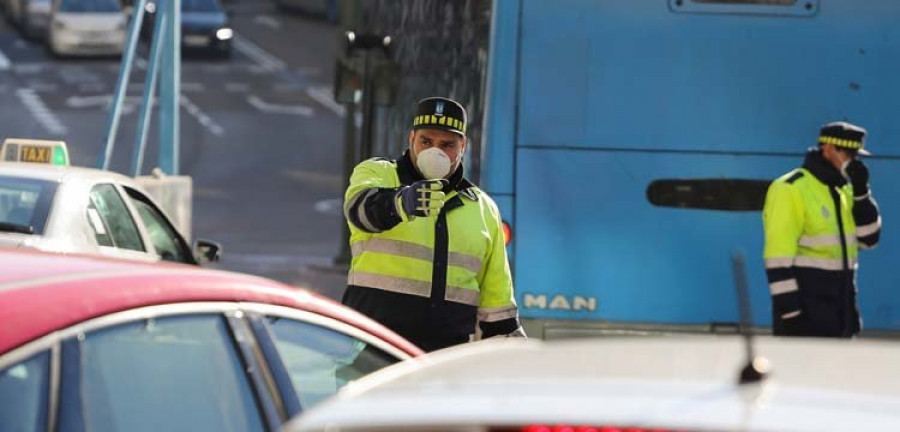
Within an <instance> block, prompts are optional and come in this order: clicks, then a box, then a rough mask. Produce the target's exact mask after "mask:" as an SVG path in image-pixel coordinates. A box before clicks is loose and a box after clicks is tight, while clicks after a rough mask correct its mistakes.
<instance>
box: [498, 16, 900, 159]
mask: <svg viewBox="0 0 900 432" xmlns="http://www.w3.org/2000/svg"><path fill="white" fill-rule="evenodd" d="M667 3H668V2H666V1H662V0H660V1H636V0H603V1H597V0H563V1H543V0H523V6H522V30H521V34H522V42H521V61H520V63H521V82H520V99H519V105H518V107H519V134H518V137H519V138H518V144H519V145H525V146H555V147H595V148H600V147H603V148H622V149H632V148H643V149H654V150H706V151H725V152H730V151H735V150H741V151H753V152H797V151H802V149H803V148H804V147H805V146H808V145H814V144H815V134H816V133H817V131H818V127H819V126H820V125H821V124H824V123H826V122H828V121H832V120H849V121H852V122H855V123H859V124H861V125H863V126H865V127H866V128H868V130H869V132H870V138H871V140H870V141H871V147H872V149H873V150H874V151H875V152H876V153H878V154H879V155H881V156H885V155H895V156H896V155H900V146H896V145H894V144H893V143H895V142H898V141H900V122H897V121H895V119H894V117H895V114H894V113H897V112H900V80H898V79H897V77H898V76H900V56H898V55H897V53H898V44H900V25H897V23H900V7H898V2H897V0H866V1H864V2H860V1H859V0H821V1H820V2H819V5H820V9H819V10H818V11H817V12H816V14H815V15H813V16H811V17H805V18H798V17H796V16H778V15H747V14H744V15H741V14H739V13H735V14H697V13H680V12H673V11H671V10H670V9H669V7H668V4H667ZM763 6H764V7H767V8H773V6H771V5H763ZM763 6H761V7H763ZM733 7H734V8H735V10H746V9H748V8H750V7H752V5H747V4H740V5H733ZM722 8H727V7H726V6H722ZM492 55H496V53H492ZM509 108H511V107H509ZM507 111H508V109H501V110H499V112H501V113H502V112H507Z"/></svg>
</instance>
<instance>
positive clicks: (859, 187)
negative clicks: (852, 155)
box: [844, 159, 869, 196]
mask: <svg viewBox="0 0 900 432" xmlns="http://www.w3.org/2000/svg"><path fill="white" fill-rule="evenodd" d="M844 171H845V172H846V173H847V177H849V178H850V184H852V185H853V195H855V196H863V195H865V194H867V193H869V167H867V166H866V164H864V163H863V161H861V160H859V159H853V160H852V161H850V163H849V164H847V168H844Z"/></svg>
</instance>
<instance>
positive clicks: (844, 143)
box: [819, 121, 871, 156]
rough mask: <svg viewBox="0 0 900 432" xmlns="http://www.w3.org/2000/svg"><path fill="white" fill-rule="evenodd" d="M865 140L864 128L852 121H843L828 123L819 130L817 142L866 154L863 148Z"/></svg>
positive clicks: (867, 153)
mask: <svg viewBox="0 0 900 432" xmlns="http://www.w3.org/2000/svg"><path fill="white" fill-rule="evenodd" d="M865 140H866V130H865V129H863V128H861V127H859V126H857V125H855V124H852V123H847V122H843V121H839V122H831V123H828V124H826V125H824V126H822V128H821V129H820V130H819V143H820V144H831V145H833V146H835V147H841V148H845V149H850V150H856V151H858V152H859V154H861V155H865V156H868V155H870V154H871V153H869V152H868V151H867V150H865V149H863V146H864V145H865Z"/></svg>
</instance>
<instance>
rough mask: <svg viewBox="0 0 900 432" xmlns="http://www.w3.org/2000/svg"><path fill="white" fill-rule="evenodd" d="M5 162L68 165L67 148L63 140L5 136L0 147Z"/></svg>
mask: <svg viewBox="0 0 900 432" xmlns="http://www.w3.org/2000/svg"><path fill="white" fill-rule="evenodd" d="M0 155H2V157H3V160H4V161H6V162H31V163H45V164H52V165H63V166H67V165H69V149H68V148H66V142H65V141H53V140H37V139H26V138H7V139H5V140H3V147H0Z"/></svg>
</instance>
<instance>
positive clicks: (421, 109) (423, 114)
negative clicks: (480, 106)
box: [412, 97, 466, 136]
mask: <svg viewBox="0 0 900 432" xmlns="http://www.w3.org/2000/svg"><path fill="white" fill-rule="evenodd" d="M412 128H413V129H443V130H446V131H450V132H455V133H458V134H460V135H462V136H465V135H466V109H465V108H463V107H462V105H460V104H459V102H457V101H455V100H453V99H447V98H443V97H430V98H425V99H422V100H420V101H419V105H418V107H417V108H416V115H415V117H413V124H412Z"/></svg>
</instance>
